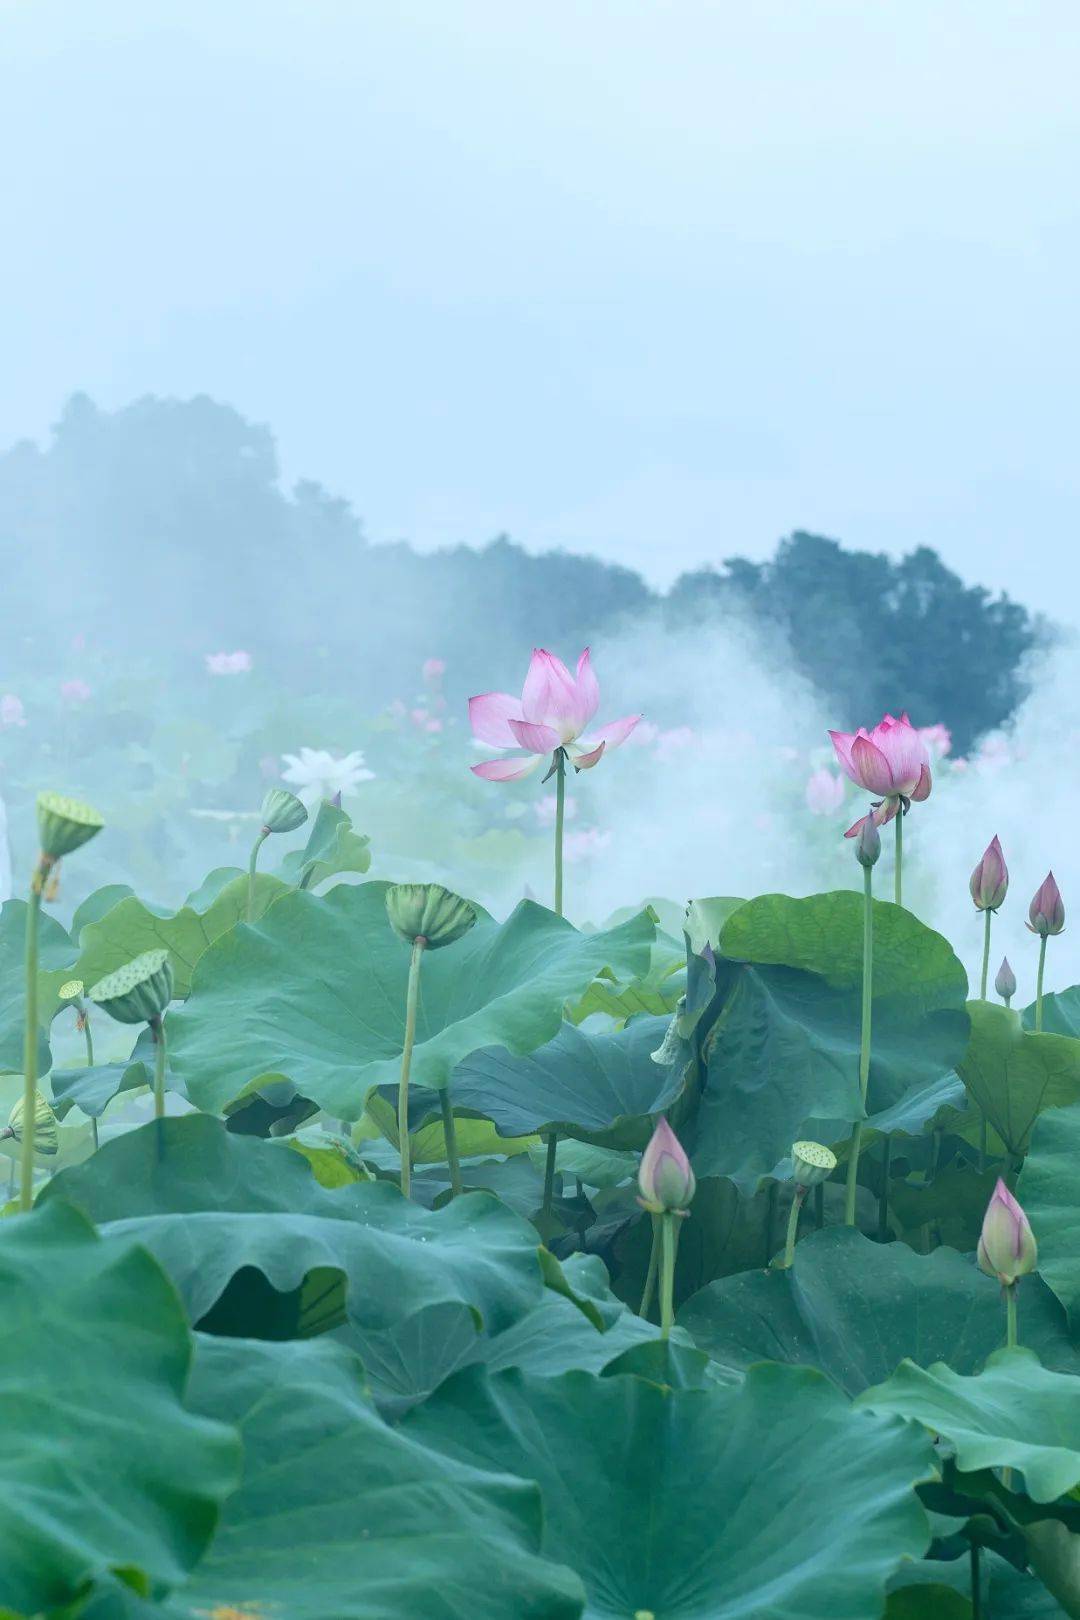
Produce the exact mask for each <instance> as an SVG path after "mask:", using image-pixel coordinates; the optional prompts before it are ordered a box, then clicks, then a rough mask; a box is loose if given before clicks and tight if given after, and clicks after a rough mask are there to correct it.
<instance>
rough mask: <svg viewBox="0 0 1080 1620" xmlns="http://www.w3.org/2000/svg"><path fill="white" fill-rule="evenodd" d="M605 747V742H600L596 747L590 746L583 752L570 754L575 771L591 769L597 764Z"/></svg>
mask: <svg viewBox="0 0 1080 1620" xmlns="http://www.w3.org/2000/svg"><path fill="white" fill-rule="evenodd" d="M606 747H607V743H606V742H602V743H600V744H599V746H598V747H596V748H590V749H588V751H587V752H585V753H581V754H574V755H572V756H571V757H572V759H573V762H574V769H575V771H591V770H592V768H593V766H594V765H597V764H599V761H600V756H601V754H602V753H603V752H604V749H605V748H606Z"/></svg>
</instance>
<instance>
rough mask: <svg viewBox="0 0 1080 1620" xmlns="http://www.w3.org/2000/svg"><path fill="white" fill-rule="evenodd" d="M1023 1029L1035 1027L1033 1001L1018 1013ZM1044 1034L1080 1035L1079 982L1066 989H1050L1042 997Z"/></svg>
mask: <svg viewBox="0 0 1080 1620" xmlns="http://www.w3.org/2000/svg"><path fill="white" fill-rule="evenodd" d="M1020 1019H1021V1022H1022V1023H1023V1026H1024V1028H1025V1029H1034V1028H1035V1003H1034V1002H1032V1003H1031V1006H1030V1007H1025V1008H1024V1010H1023V1012H1022V1013H1021V1014H1020ZM1042 1032H1043V1034H1044V1035H1072V1036H1078V1035H1080V984H1071V985H1070V986H1069V988H1068V989H1067V990H1050V991H1048V992H1047V994H1046V995H1045V996H1044V997H1043V1027H1042Z"/></svg>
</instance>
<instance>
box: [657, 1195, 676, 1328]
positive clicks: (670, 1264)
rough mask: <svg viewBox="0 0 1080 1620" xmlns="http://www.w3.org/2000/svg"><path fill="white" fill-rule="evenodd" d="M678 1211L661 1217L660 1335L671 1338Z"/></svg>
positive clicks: (673, 1321)
mask: <svg viewBox="0 0 1080 1620" xmlns="http://www.w3.org/2000/svg"><path fill="white" fill-rule="evenodd" d="M678 1218H679V1217H678V1213H677V1212H676V1211H674V1210H670V1209H666V1210H665V1211H664V1213H663V1214H662V1215H661V1217H660V1337H661V1338H662V1339H670V1337H671V1329H672V1327H673V1326H674V1324H675V1252H676V1249H677V1248H678V1244H679V1228H678Z"/></svg>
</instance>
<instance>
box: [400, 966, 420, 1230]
mask: <svg viewBox="0 0 1080 1620" xmlns="http://www.w3.org/2000/svg"><path fill="white" fill-rule="evenodd" d="M426 945H427V940H426V939H425V938H424V936H423V934H417V936H416V938H415V939H414V940H413V947H412V956H411V957H410V959H409V988H408V990H407V992H406V995H405V1039H404V1042H403V1044H402V1048H401V1080H400V1082H399V1084H398V1105H397V1118H398V1151H399V1152H400V1154H401V1190H402V1192H403V1193H404V1194H405V1197H406V1198H411V1197H412V1191H411V1188H412V1145H411V1143H410V1141H409V1070H410V1069H411V1068H412V1054H413V1045H414V1043H415V1041H416V1009H417V1006H418V1005H419V1002H420V963H421V961H422V959H423V955H424V948H425V946H426Z"/></svg>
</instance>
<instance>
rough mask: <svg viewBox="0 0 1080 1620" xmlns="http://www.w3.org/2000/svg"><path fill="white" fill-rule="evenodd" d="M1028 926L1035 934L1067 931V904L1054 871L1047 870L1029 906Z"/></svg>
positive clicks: (1044, 935) (1044, 934) (1045, 935)
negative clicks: (1062, 896)
mask: <svg viewBox="0 0 1080 1620" xmlns="http://www.w3.org/2000/svg"><path fill="white" fill-rule="evenodd" d="M1027 925H1028V927H1029V928H1030V929H1031V932H1032V933H1033V934H1041V935H1042V937H1043V938H1044V939H1045V938H1046V937H1047V935H1048V934H1061V933H1064V931H1065V905H1064V902H1063V901H1062V898H1061V890H1060V889H1059V888H1058V886H1057V879H1056V878H1055V877H1054V874H1053V872H1047V874H1046V876H1045V877H1044V878H1043V881H1042V886H1041V888H1040V889H1039V891H1038V893H1037V894H1036V896H1035V898H1034V900H1033V901H1032V902H1031V905H1030V907H1029V908H1028V924H1027Z"/></svg>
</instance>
